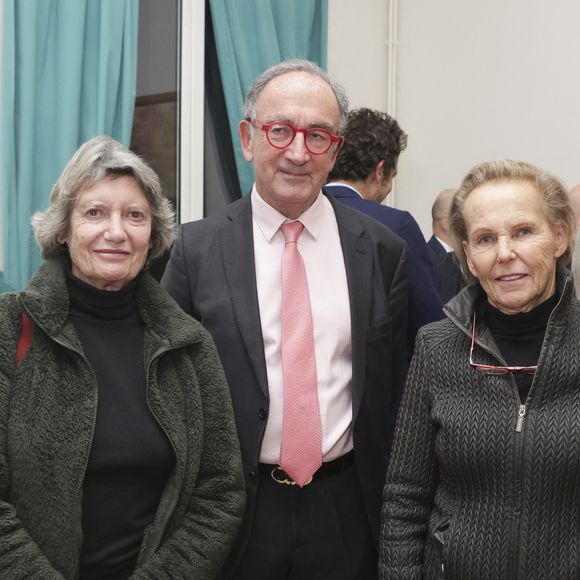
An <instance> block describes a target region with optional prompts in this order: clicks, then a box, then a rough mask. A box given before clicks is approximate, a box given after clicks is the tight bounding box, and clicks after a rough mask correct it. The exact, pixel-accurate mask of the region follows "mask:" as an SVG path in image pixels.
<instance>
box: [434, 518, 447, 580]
mask: <svg viewBox="0 0 580 580" xmlns="http://www.w3.org/2000/svg"><path fill="white" fill-rule="evenodd" d="M451 520H452V517H451V516H444V517H443V518H442V519H441V521H440V522H439V523H438V524H437V526H436V527H435V529H434V530H433V532H432V534H431V536H432V538H433V544H434V547H435V550H434V551H435V558H434V563H435V565H436V570H434V572H435V574H434V577H435V578H438V579H440V580H444V579H445V578H446V574H445V565H446V563H447V558H446V555H447V547H448V546H447V539H448V537H449V529H450V527H451Z"/></svg>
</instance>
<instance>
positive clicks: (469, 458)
mask: <svg viewBox="0 0 580 580" xmlns="http://www.w3.org/2000/svg"><path fill="white" fill-rule="evenodd" d="M557 286H558V292H559V295H560V298H559V300H558V304H557V306H556V307H555V308H554V310H553V312H552V313H551V315H550V318H549V321H548V326H547V329H546V333H545V337H544V342H543V345H542V349H541V353H540V358H539V361H538V369H537V371H536V373H535V376H534V380H533V383H532V386H531V389H530V392H529V395H528V397H527V400H526V401H525V405H522V404H521V402H520V398H519V393H518V389H517V387H516V383H515V381H514V378H513V376H512V374H511V373H508V374H504V375H494V376H491V375H483V374H480V373H478V372H477V371H475V370H473V369H472V368H471V367H470V366H469V363H468V360H469V348H470V344H471V318H472V315H473V308H474V306H475V305H476V304H477V303H478V301H479V299H480V298H481V296H482V290H481V287H480V286H479V284H477V283H475V284H472V285H470V286H468V287H466V288H465V289H463V290H462V291H461V292H460V293H459V294H458V295H457V296H456V298H454V299H453V300H452V301H451V302H449V303H448V304H447V306H446V307H445V311H446V315H447V317H448V319H447V320H443V321H439V322H435V323H432V324H430V325H427V326H425V327H423V329H422V330H421V331H420V332H419V335H418V338H417V345H416V348H415V355H414V358H413V361H412V363H411V369H410V372H409V376H408V380H407V385H406V387H405V392H404V395H403V400H402V404H401V409H400V412H399V419H398V423H397V429H396V435H395V441H394V447H393V451H392V454H391V459H390V464H389V468H388V474H387V482H386V486H385V493H384V505H383V514H382V517H383V520H382V532H381V543H380V548H379V549H380V560H379V568H380V578H381V579H382V580H435V579H448V580H573V579H578V578H580V303H579V302H578V301H577V300H576V298H575V296H574V288H573V282H572V279H571V277H570V275H569V272H568V271H567V270H566V269H565V268H562V267H559V268H558V278H557ZM480 326H481V328H480ZM475 351H476V353H475V354H474V357H475V356H476V357H477V359H476V360H477V361H478V362H481V363H483V364H490V365H498V364H501V365H505V364H506V363H505V361H504V360H503V359H502V357H501V356H500V354H499V352H498V348H497V346H496V344H495V342H494V340H493V337H492V336H491V334H490V332H489V330H487V329H486V328H485V326H484V324H483V320H481V324H479V323H478V334H477V339H476V346H475Z"/></svg>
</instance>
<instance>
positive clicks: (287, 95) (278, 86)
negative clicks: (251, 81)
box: [239, 71, 339, 219]
mask: <svg viewBox="0 0 580 580" xmlns="http://www.w3.org/2000/svg"><path fill="white" fill-rule="evenodd" d="M256 119H258V120H259V121H260V122H261V123H272V122H274V121H284V122H287V123H290V124H291V125H293V126H294V127H297V128H299V129H308V128H312V127H321V128H323V129H327V130H328V131H330V132H331V133H332V134H333V135H336V134H337V132H338V124H339V109H338V103H337V101H336V97H335V95H334V92H333V91H332V89H331V88H330V86H329V85H328V84H327V83H326V82H325V81H324V80H323V79H321V78H320V77H317V76H315V75H313V74H311V73H307V72H302V71H300V72H289V73H285V74H283V75H280V76H278V77H275V78H274V79H272V80H271V81H270V82H269V83H268V84H267V85H266V86H265V87H264V89H263V91H262V93H261V95H260V97H259V98H258V101H257V103H256ZM239 131H240V141H241V145H242V152H243V154H244V158H245V159H246V161H250V162H251V161H253V162H254V171H255V175H256V189H257V191H258V193H259V194H260V196H261V197H262V199H264V201H265V202H266V203H268V204H269V205H271V206H272V207H273V208H275V209H276V210H278V211H279V212H280V213H281V214H283V215H285V216H286V217H288V218H291V219H296V218H297V217H298V216H300V214H302V213H303V212H304V211H305V210H306V209H308V208H309V207H310V206H311V205H312V203H314V201H315V200H316V198H317V196H318V194H319V192H320V188H321V187H322V185H324V183H325V181H326V177H327V176H328V173H329V172H330V170H331V169H332V166H333V165H334V161H335V160H336V155H337V153H338V149H339V146H337V145H336V144H335V145H333V146H332V147H331V148H330V149H329V151H327V152H326V153H323V154H322V155H312V154H310V153H309V152H308V151H307V149H306V147H305V146H304V135H303V134H302V133H297V134H296V137H295V138H294V141H293V142H292V143H291V145H290V146H289V147H287V148H286V149H283V150H278V149H275V148H274V147H272V146H271V145H270V144H269V143H268V141H267V139H266V134H265V133H264V131H262V130H261V129H252V128H251V126H250V123H249V122H248V121H241V123H240V126H239Z"/></svg>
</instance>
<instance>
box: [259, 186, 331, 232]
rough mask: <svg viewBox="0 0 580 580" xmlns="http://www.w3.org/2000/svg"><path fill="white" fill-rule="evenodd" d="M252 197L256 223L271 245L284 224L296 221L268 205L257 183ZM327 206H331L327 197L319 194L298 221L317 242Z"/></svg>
mask: <svg viewBox="0 0 580 580" xmlns="http://www.w3.org/2000/svg"><path fill="white" fill-rule="evenodd" d="M251 196H252V197H251V203H252V216H253V218H254V221H255V222H256V224H257V225H258V228H259V229H260V231H261V232H262V235H263V236H264V239H265V240H266V241H267V242H268V243H270V242H271V241H272V238H273V237H274V236H275V235H276V233H277V232H278V230H279V229H280V226H281V225H282V224H283V223H284V222H288V221H294V220H289V219H288V218H287V217H286V216H284V215H282V214H281V213H280V212H279V211H278V210H276V209H274V208H273V207H272V206H271V205H270V204H268V203H266V202H265V201H264V200H263V199H262V197H261V196H260V194H259V193H258V190H257V189H256V184H255V183H254V187H253V188H252V194H251ZM326 204H330V202H329V201H328V200H327V199H326V196H324V195H323V194H322V193H319V194H318V197H317V198H316V200H315V202H314V203H313V204H312V205H311V206H310V207H309V208H308V209H307V210H306V211H305V212H304V213H303V214H301V215H300V217H299V218H298V220H299V221H300V222H301V223H302V224H303V225H304V229H305V230H307V231H308V233H309V234H310V235H311V236H312V237H313V238H314V239H315V240H316V239H318V237H319V235H320V230H321V227H322V220H323V219H324V215H325V208H326Z"/></svg>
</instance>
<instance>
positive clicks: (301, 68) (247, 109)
mask: <svg viewBox="0 0 580 580" xmlns="http://www.w3.org/2000/svg"><path fill="white" fill-rule="evenodd" d="M291 72H307V73H310V74H312V75H314V76H317V77H319V78H321V79H322V80H323V81H324V82H325V83H326V84H327V85H328V86H329V87H330V88H331V89H332V92H333V93H334V96H335V97H336V102H337V103H338V111H339V121H338V132H339V134H342V133H343V132H344V130H345V128H346V123H347V120H348V97H347V96H346V93H345V91H344V89H343V88H342V87H341V86H340V85H339V84H338V83H335V82H334V81H333V80H331V78H330V77H329V76H328V75H327V74H326V72H324V71H323V70H322V69H321V68H320V67H319V66H318V65H317V64H315V63H313V62H311V61H309V60H302V59H289V60H284V61H282V62H281V63H279V64H276V65H274V66H272V67H270V68H269V69H268V70H266V71H264V72H263V73H262V74H261V75H260V76H259V77H258V78H257V79H256V81H255V82H254V84H253V85H252V87H251V88H250V90H249V91H248V92H247V94H246V100H245V102H244V119H246V120H250V119H254V118H255V116H256V104H257V102H258V99H259V98H260V95H261V94H262V91H263V90H264V88H265V87H266V85H267V84H268V83H269V82H270V81H271V80H273V79H275V78H276V77H279V76H282V75H284V74H286V73H291Z"/></svg>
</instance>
